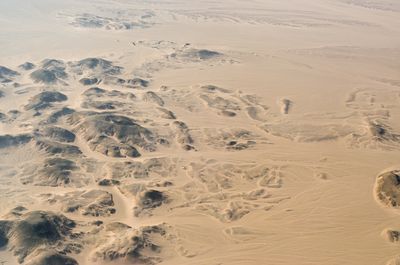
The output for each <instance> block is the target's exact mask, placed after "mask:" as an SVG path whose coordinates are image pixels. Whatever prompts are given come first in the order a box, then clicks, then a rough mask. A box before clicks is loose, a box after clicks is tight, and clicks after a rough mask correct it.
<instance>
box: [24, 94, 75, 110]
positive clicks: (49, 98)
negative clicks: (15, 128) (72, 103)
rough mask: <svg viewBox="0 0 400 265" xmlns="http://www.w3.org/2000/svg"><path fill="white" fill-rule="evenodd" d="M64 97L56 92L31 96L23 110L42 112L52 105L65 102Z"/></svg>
mask: <svg viewBox="0 0 400 265" xmlns="http://www.w3.org/2000/svg"><path fill="white" fill-rule="evenodd" d="M67 99H68V98H67V96H66V95H64V94H63V93H60V92H56V91H44V92H41V93H39V94H37V95H36V96H33V97H32V98H31V99H30V100H29V103H28V104H27V105H26V106H25V110H32V109H33V110H36V111H38V110H42V109H45V108H48V107H51V106H52V105H53V103H56V102H63V101H66V100H67Z"/></svg>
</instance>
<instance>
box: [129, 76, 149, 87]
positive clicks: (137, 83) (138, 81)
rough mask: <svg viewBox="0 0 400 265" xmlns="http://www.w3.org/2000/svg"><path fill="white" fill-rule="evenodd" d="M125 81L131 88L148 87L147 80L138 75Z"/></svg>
mask: <svg viewBox="0 0 400 265" xmlns="http://www.w3.org/2000/svg"><path fill="white" fill-rule="evenodd" d="M127 83H128V85H129V86H131V87H133V88H139V87H142V88H145V87H148V86H149V84H150V82H149V81H147V80H144V79H142V78H138V77H136V78H133V79H128V80H127Z"/></svg>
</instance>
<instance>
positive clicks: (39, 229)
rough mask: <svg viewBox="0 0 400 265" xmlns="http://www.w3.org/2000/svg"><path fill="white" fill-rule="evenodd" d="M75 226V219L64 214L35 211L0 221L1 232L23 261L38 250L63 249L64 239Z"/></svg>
mask: <svg viewBox="0 0 400 265" xmlns="http://www.w3.org/2000/svg"><path fill="white" fill-rule="evenodd" d="M75 226H76V224H75V222H74V221H72V220H70V219H68V218H66V217H65V216H63V215H56V214H55V213H52V212H45V211H33V212H28V213H26V214H23V215H22V216H21V217H20V218H18V219H16V220H5V221H0V234H2V235H3V236H4V237H5V238H6V240H7V241H6V242H7V244H8V245H10V247H11V249H12V250H13V252H14V255H16V256H18V261H19V262H20V263H22V262H24V260H25V258H27V257H28V256H29V255H31V254H32V253H34V252H35V251H37V250H41V249H48V250H51V249H54V250H55V249H62V245H63V241H64V240H65V239H66V238H67V237H68V236H70V235H72V229H73V228H74V227H75ZM64 251H65V249H64Z"/></svg>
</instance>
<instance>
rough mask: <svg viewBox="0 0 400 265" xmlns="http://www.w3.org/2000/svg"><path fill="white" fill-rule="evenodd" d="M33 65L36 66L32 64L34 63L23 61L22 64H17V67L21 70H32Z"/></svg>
mask: <svg viewBox="0 0 400 265" xmlns="http://www.w3.org/2000/svg"><path fill="white" fill-rule="evenodd" d="M35 67H36V65H34V64H33V63H31V62H25V63H23V64H21V65H19V66H18V68H20V69H22V70H25V71H29V70H32V69H33V68H35Z"/></svg>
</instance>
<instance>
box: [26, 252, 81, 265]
mask: <svg viewBox="0 0 400 265" xmlns="http://www.w3.org/2000/svg"><path fill="white" fill-rule="evenodd" d="M26 264H27V265H78V262H77V261H76V260H75V259H73V258H71V257H68V256H66V255H63V254H61V253H57V252H56V251H50V252H44V253H42V254H39V255H38V256H37V257H35V258H34V259H32V260H31V261H29V262H28V263H26Z"/></svg>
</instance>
